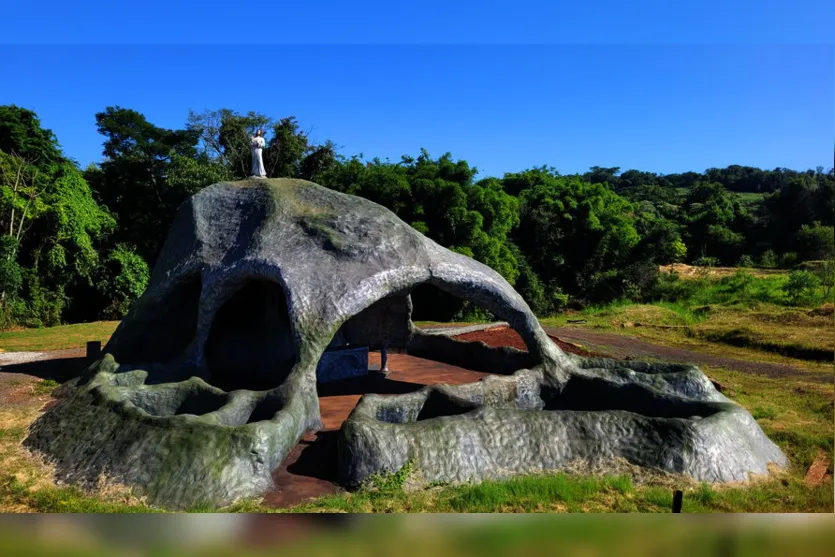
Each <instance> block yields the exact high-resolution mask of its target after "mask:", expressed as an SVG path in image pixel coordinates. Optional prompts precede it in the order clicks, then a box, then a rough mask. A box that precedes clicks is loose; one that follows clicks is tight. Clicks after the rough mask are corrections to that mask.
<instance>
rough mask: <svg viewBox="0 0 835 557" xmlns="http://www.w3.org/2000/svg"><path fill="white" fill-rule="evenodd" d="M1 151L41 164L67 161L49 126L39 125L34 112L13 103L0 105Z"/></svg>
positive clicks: (30, 162)
mask: <svg viewBox="0 0 835 557" xmlns="http://www.w3.org/2000/svg"><path fill="white" fill-rule="evenodd" d="M0 151H3V152H5V153H7V154H10V155H17V156H19V157H21V158H22V159H23V160H25V161H27V162H28V163H29V164H33V165H35V164H36V165H38V166H39V167H41V168H46V167H48V166H49V165H51V164H58V163H63V162H66V159H65V158H64V155H63V153H62V152H61V147H60V146H59V145H58V140H57V139H56V138H55V134H54V133H52V130H49V129H46V128H43V127H42V126H41V121H40V119H39V118H38V116H37V114H35V113H34V112H32V111H31V110H27V109H25V108H20V107H18V106H15V105H4V106H0Z"/></svg>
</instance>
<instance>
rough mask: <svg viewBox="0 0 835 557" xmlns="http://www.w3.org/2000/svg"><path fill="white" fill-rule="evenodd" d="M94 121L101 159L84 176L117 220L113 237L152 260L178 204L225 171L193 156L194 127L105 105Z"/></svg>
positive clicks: (151, 261)
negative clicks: (172, 125) (174, 126)
mask: <svg viewBox="0 0 835 557" xmlns="http://www.w3.org/2000/svg"><path fill="white" fill-rule="evenodd" d="M96 122H97V124H98V130H99V133H101V134H102V135H104V136H105V141H104V150H103V155H104V156H105V160H104V161H103V162H102V163H101V165H100V167H99V168H93V169H88V170H87V171H86V172H85V177H86V178H87V179H88V181H89V182H90V184H91V185H92V186H93V188H94V191H95V192H96V195H97V198H98V200H99V201H100V202H102V203H104V205H106V206H107V207H108V209H110V211H112V212H113V214H114V215H115V216H116V218H117V220H118V221H119V223H120V226H119V228H118V229H117V231H116V233H115V234H114V236H113V238H112V241H113V243H114V244H116V243H125V244H130V245H133V246H136V248H137V250H138V252H139V254H140V255H141V256H142V257H143V259H145V260H146V261H147V262H148V263H149V264H150V265H153V262H154V261H155V260H156V257H157V253H158V252H159V249H160V248H161V247H162V243H163V241H164V239H165V235H166V233H167V231H168V227H169V226H170V224H171V221H172V220H173V218H174V214H175V212H176V210H177V207H179V205H180V204H181V203H182V202H183V201H185V199H187V198H188V196H189V195H191V194H192V193H194V192H195V191H196V190H197V189H199V188H200V187H202V186H206V185H209V184H211V183H212V181H215V180H216V178H217V177H219V176H223V175H225V174H224V173H223V172H222V171H220V170H219V169H218V168H216V166H214V165H212V164H211V161H210V160H209V159H208V158H202V159H201V157H199V156H198V152H197V142H198V134H197V133H196V132H195V131H194V130H191V129H185V130H170V129H166V128H160V127H157V126H155V125H153V124H151V123H150V122H148V120H147V119H146V118H145V117H144V116H143V115H142V114H140V113H138V112H136V111H135V110H129V109H124V108H120V107H107V109H106V110H105V111H104V112H100V113H98V114H96ZM204 180H208V182H206V183H203V181H204Z"/></svg>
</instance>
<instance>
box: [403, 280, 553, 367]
mask: <svg viewBox="0 0 835 557" xmlns="http://www.w3.org/2000/svg"><path fill="white" fill-rule="evenodd" d="M411 300H412V307H413V311H412V322H413V323H414V324H415V326H416V327H417V330H415V331H413V333H412V336H411V338H410V341H409V345H408V353H409V354H411V355H413V356H417V357H420V358H424V359H427V360H434V361H438V362H443V363H446V364H450V365H453V366H456V367H461V368H464V369H470V370H474V371H480V372H486V373H498V374H511V373H513V372H515V371H517V370H519V369H523V368H527V367H531V366H533V365H536V364H538V363H540V358H539V355H538V354H531V353H530V352H529V351H528V349H527V347H526V346H524V342H517V343H516V344H517V345H519V346H517V347H514V346H505V345H491V344H488V343H486V342H484V341H483V340H479V339H478V338H476V340H470V339H466V338H455V337H456V336H457V335H454V331H452V334H450V330H449V329H448V328H446V327H444V326H443V324H444V323H450V322H451V323H461V322H478V323H492V322H496V321H499V319H497V318H496V316H495V315H493V313H492V312H490V311H489V310H487V309H486V308H484V307H482V306H480V305H479V304H477V303H475V302H473V301H471V300H467V299H465V298H462V297H460V296H458V295H457V294H453V293H451V292H447V291H446V290H444V289H443V288H442V287H439V286H435V285H434V284H429V283H424V284H421V285H418V286H416V287H415V288H414V289H412V291H411ZM511 331H512V329H511ZM518 333H521V331H516V332H515V333H513V334H514V335H516V334H518ZM468 336H472V335H468ZM475 336H476V337H478V336H479V334H478V333H477V332H476V333H475ZM518 340H519V341H522V338H521V336H519V338H518Z"/></svg>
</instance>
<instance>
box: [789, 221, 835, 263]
mask: <svg viewBox="0 0 835 557" xmlns="http://www.w3.org/2000/svg"><path fill="white" fill-rule="evenodd" d="M795 236H796V244H795V245H796V246H797V251H798V252H799V253H800V259H801V260H803V261H815V260H819V259H832V258H833V257H835V227H833V226H824V225H822V224H821V223H820V222H814V223H812V224H811V225H809V224H804V225H802V226H801V227H800V230H799V231H798V232H797V234H796V235H795Z"/></svg>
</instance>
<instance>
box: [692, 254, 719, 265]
mask: <svg viewBox="0 0 835 557" xmlns="http://www.w3.org/2000/svg"><path fill="white" fill-rule="evenodd" d="M693 265H694V266H696V267H716V266H717V265H719V259H717V258H716V257H707V256H702V257H700V258H698V259H696V260H695V261H693Z"/></svg>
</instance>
